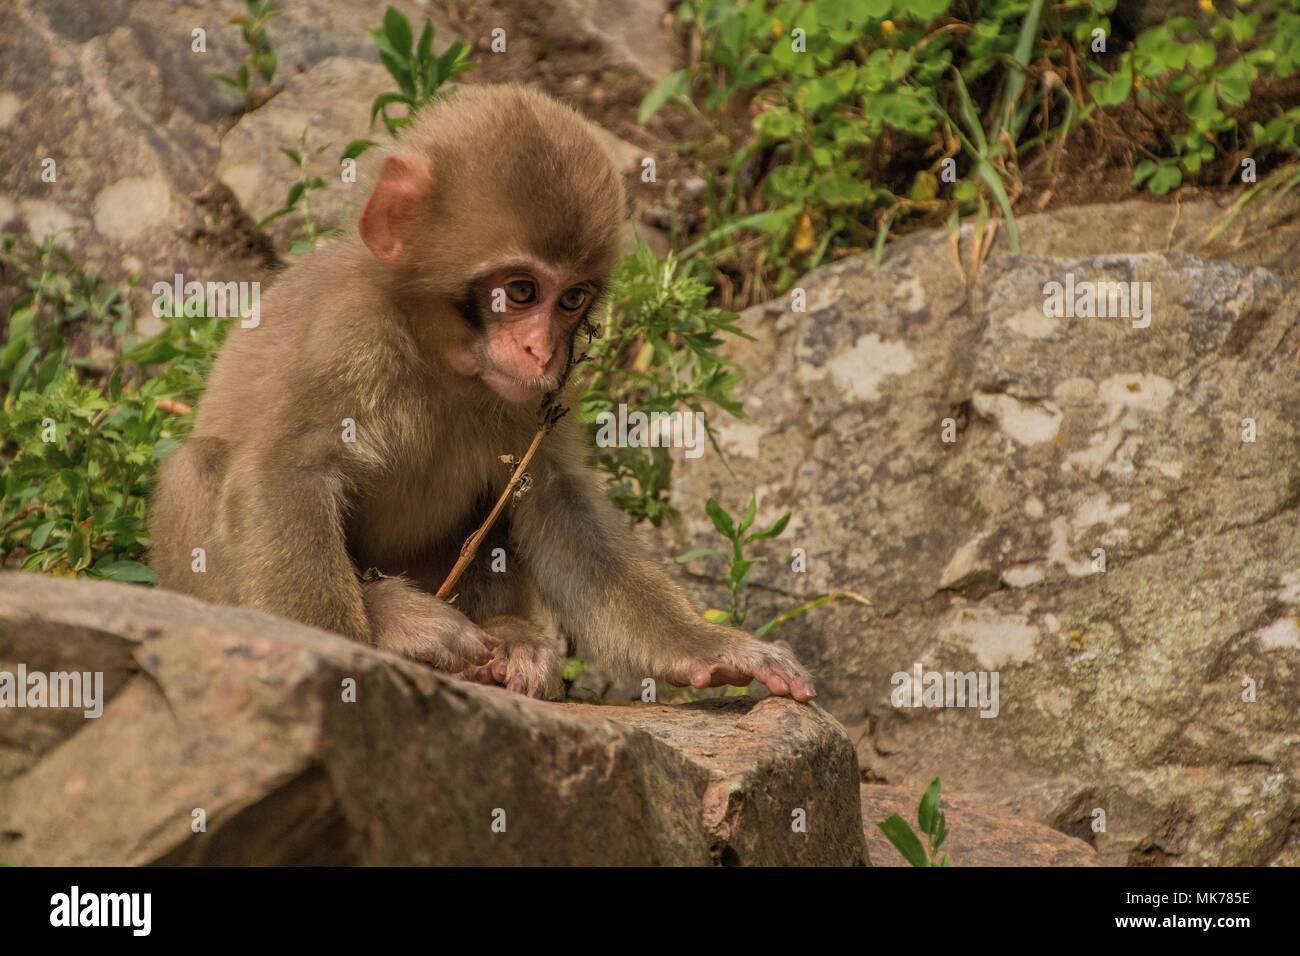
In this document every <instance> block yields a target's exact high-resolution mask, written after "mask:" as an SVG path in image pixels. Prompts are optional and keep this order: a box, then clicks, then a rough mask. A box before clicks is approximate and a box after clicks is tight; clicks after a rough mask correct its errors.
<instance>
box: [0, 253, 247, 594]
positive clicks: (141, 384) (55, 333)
mask: <svg viewBox="0 0 1300 956" xmlns="http://www.w3.org/2000/svg"><path fill="white" fill-rule="evenodd" d="M42 259H43V260H44V261H46V262H47V263H49V262H66V263H67V264H68V266H67V268H68V269H69V270H70V272H71V274H72V276H73V277H75V276H76V275H78V274H81V272H80V269H79V267H77V266H76V265H75V263H73V262H72V260H71V258H70V256H68V255H67V254H66V253H64V252H62V250H60V249H57V248H55V249H47V250H45V252H44V253H43V255H42ZM71 286H72V287H74V288H75V287H77V286H78V283H77V282H75V281H74V282H71ZM95 288H96V290H98V288H99V287H98V285H96V286H95ZM106 300H107V301H110V302H112V303H114V304H117V303H120V302H121V300H122V297H121V294H120V292H118V291H117V290H109V292H108V293H103V294H97V296H96V301H98V302H100V303H103V302H104V301H106ZM32 307H33V301H26V300H25V298H24V297H20V299H19V300H18V303H16V304H15V309H14V313H19V312H23V313H24V314H26V312H25V310H29V309H31V308H32ZM122 308H123V309H125V306H122ZM178 308H179V307H178ZM182 313H183V309H179V311H178V314H177V315H175V316H171V317H169V318H168V323H167V325H166V326H165V328H164V329H163V331H162V332H160V333H159V334H158V335H157V336H154V337H153V338H150V339H147V340H145V341H142V342H140V343H138V344H137V345H136V346H134V347H133V348H131V349H129V350H128V351H127V352H126V354H125V355H124V356H123V357H122V359H121V361H120V362H119V363H117V364H116V365H115V366H114V367H113V368H112V370H111V372H109V373H108V374H107V375H101V374H98V371H97V370H96V369H91V368H87V367H84V365H83V363H78V362H76V361H74V360H72V359H71V358H70V355H71V351H70V348H69V345H68V343H67V341H66V340H65V338H64V335H65V333H66V332H67V331H68V326H67V325H66V324H60V323H58V322H50V323H47V324H46V325H45V326H44V328H43V330H42V332H41V334H40V335H39V337H38V338H39V341H40V346H39V347H40V349H41V352H40V353H39V354H38V355H37V356H36V357H35V358H34V359H31V360H27V357H29V356H31V355H32V353H31V347H29V346H26V345H24V344H23V343H25V342H27V341H30V340H32V336H33V335H34V334H35V332H34V328H35V327H34V326H33V325H32V323H30V322H18V323H15V322H14V321H13V319H14V317H15V316H14V315H11V317H10V323H9V338H8V339H7V341H6V343H5V346H4V354H5V355H11V354H19V353H21V354H22V355H23V357H24V361H23V362H21V363H20V364H24V365H25V369H24V370H23V373H22V374H14V373H15V372H17V371H18V368H17V366H15V367H13V368H11V369H9V371H10V374H9V376H8V378H7V379H6V388H5V396H4V403H3V407H0V558H2V559H3V560H4V563H5V564H9V563H10V562H11V560H13V561H16V563H17V564H18V565H19V566H20V567H22V568H24V569H28V570H40V571H45V572H48V573H52V574H60V575H79V574H85V575H89V576H92V577H102V578H112V579H116V580H121V581H133V582H137V583H152V582H153V580H154V578H153V574H152V572H150V571H149V569H148V568H147V567H146V566H145V565H144V564H143V563H142V559H143V557H144V552H145V549H146V548H147V546H148V534H147V529H146V526H145V505H146V499H147V496H148V492H149V488H150V484H151V482H152V479H153V475H154V471H155V469H156V467H157V463H158V462H159V461H160V460H161V459H162V458H164V457H166V456H167V455H168V454H170V453H171V451H173V450H174V449H175V448H176V447H177V445H178V444H179V441H180V439H181V438H182V437H183V436H184V434H185V433H186V431H187V430H188V428H189V423H190V416H189V414H188V410H189V408H190V407H191V406H192V404H193V402H194V401H195V400H196V399H197V397H198V395H199V393H200V392H201V390H202V387H203V381H204V380H205V378H206V375H207V372H208V368H209V365H210V363H211V360H212V357H213V356H214V355H215V353H216V350H217V348H218V347H219V345H220V343H221V341H222V338H223V337H224V335H225V332H226V329H227V327H228V324H227V323H226V322H224V321H222V320H218V319H209V318H206V317H204V316H185V315H184V314H182ZM124 314H126V313H124ZM146 370H149V371H153V372H154V373H155V374H153V375H152V376H146V375H144V374H143V372H144V371H146Z"/></svg>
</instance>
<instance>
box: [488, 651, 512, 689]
mask: <svg viewBox="0 0 1300 956" xmlns="http://www.w3.org/2000/svg"><path fill="white" fill-rule="evenodd" d="M491 668H492V678H493V679H494V680H495V681H496V682H497V683H498V684H504V683H505V682H506V677H507V675H508V674H509V672H510V665H509V664H508V663H507V662H506V659H505V658H504V657H498V658H497V659H496V660H494V661H493V662H492V664H491Z"/></svg>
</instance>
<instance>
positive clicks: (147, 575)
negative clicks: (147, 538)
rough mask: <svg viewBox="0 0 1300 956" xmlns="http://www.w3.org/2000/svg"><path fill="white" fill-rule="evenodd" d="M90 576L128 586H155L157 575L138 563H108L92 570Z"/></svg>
mask: <svg viewBox="0 0 1300 956" xmlns="http://www.w3.org/2000/svg"><path fill="white" fill-rule="evenodd" d="M91 574H92V576H94V577H97V578H107V579H108V580H110V581H126V582H127V583H129V584H157V583H158V575H156V574H154V572H153V569H151V568H149V567H148V566H146V565H143V564H141V563H140V562H139V561H110V562H109V563H108V564H104V565H100V566H98V567H96V568H94V569H93V571H92V572H91Z"/></svg>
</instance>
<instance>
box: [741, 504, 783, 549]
mask: <svg viewBox="0 0 1300 956" xmlns="http://www.w3.org/2000/svg"><path fill="white" fill-rule="evenodd" d="M789 523H790V512H788V511H787V512H786V513H785V514H783V515H781V517H779V518H777V519H776V521H774V522H773V523H772V526H771V527H770V528H766V529H764V530H763V531H755V532H754V533H753V534H751V535H750V536H749V537H748V538H746V539H745V543H746V544H750V543H751V542H754V541H770V540H771V539H772V538H777V537H780V535H781V532H782V531H784V530H785V528H786V525H788V524H789Z"/></svg>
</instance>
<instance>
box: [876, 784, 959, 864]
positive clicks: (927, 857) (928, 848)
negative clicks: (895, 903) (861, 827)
mask: <svg viewBox="0 0 1300 956" xmlns="http://www.w3.org/2000/svg"><path fill="white" fill-rule="evenodd" d="M916 822H917V824H918V825H919V826H920V828H921V833H922V834H924V836H925V841H924V842H922V840H921V838H920V837H919V836H917V834H916V832H915V831H914V830H913V829H912V827H911V825H909V824H908V822H907V821H906V820H904V819H903V818H902V817H900V816H899V815H898V814H897V813H892V814H890V815H889V816H887V817H886V818H885V819H883V820H881V821H880V822H879V823H877V824H876V826H878V827H880V830H881V832H882V833H884V834H885V836H886V837H887V838H888V840H889V842H890V843H892V844H893V845H894V849H896V850H898V852H899V853H901V854H902V855H903V859H905V860H907V862H908V863H910V864H912V866H951V865H952V861H951V860H950V859H949V858H948V854H947V853H945V854H943V856H942V857H940V856H939V850H940V848H941V847H942V846H943V841H944V840H946V839H947V838H948V824H947V822H946V821H945V820H944V815H943V811H942V810H940V809H939V778H938V777H935V778H934V779H933V780H931V781H930V785H929V786H928V787H926V788H925V793H924V794H922V795H921V802H920V803H919V804H918V805H917V808H916Z"/></svg>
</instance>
